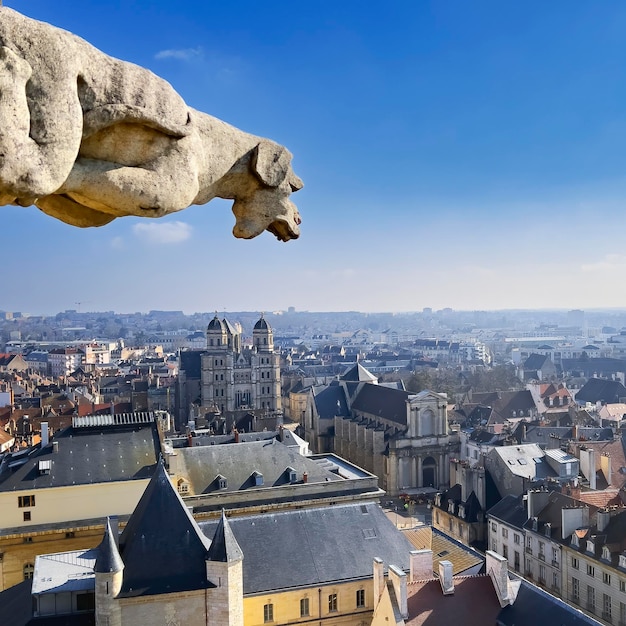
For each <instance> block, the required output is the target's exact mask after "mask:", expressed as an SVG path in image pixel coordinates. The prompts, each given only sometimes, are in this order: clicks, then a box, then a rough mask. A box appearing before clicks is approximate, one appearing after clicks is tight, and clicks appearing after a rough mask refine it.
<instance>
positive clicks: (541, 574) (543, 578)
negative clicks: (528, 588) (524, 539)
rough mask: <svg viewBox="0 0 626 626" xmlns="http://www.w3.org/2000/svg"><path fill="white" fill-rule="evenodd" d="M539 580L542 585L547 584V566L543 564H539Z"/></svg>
mask: <svg viewBox="0 0 626 626" xmlns="http://www.w3.org/2000/svg"><path fill="white" fill-rule="evenodd" d="M539 582H540V583H541V584H542V585H545V584H546V566H545V565H542V564H540V565H539Z"/></svg>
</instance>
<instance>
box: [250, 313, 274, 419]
mask: <svg viewBox="0 0 626 626" xmlns="http://www.w3.org/2000/svg"><path fill="white" fill-rule="evenodd" d="M251 364H252V372H253V376H254V393H255V398H254V406H255V408H257V409H261V410H263V409H265V410H267V411H276V410H279V409H280V408H281V396H280V355H279V354H278V353H276V352H274V333H273V331H272V327H271V326H270V325H269V324H268V322H267V320H266V319H265V318H264V317H263V315H261V319H259V321H258V322H257V323H256V324H255V325H254V329H253V331H252V356H251Z"/></svg>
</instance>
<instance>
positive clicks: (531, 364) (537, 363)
mask: <svg viewBox="0 0 626 626" xmlns="http://www.w3.org/2000/svg"><path fill="white" fill-rule="evenodd" d="M549 360H550V359H549V357H547V356H546V355H545V354H531V355H530V356H529V357H528V358H527V359H526V360H525V361H524V370H527V371H530V370H532V371H537V370H540V369H541V368H542V367H543V366H544V364H545V362H546V361H549Z"/></svg>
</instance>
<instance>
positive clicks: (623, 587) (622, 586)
mask: <svg viewBox="0 0 626 626" xmlns="http://www.w3.org/2000/svg"><path fill="white" fill-rule="evenodd" d="M619 590H620V591H621V592H622V593H626V580H620V581H619Z"/></svg>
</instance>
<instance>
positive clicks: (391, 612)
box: [0, 307, 626, 625]
mask: <svg viewBox="0 0 626 626" xmlns="http://www.w3.org/2000/svg"><path fill="white" fill-rule="evenodd" d="M0 338H1V345H0V426H1V428H0V499H1V500H2V506H0V511H1V513H0V522H1V526H0V554H2V558H1V559H0V584H1V588H2V590H3V591H0V593H2V594H3V595H6V594H8V595H7V597H11V598H13V601H14V602H16V603H17V606H19V607H20V610H19V611H17V612H16V613H15V620H16V621H15V623H29V624H30V623H31V622H30V621H29V620H33V621H32V623H33V624H36V623H38V620H44V621H43V622H42V623H46V622H45V620H46V619H51V618H54V619H58V618H59V617H60V616H66V617H67V619H78V620H81V619H83V620H85V619H86V620H88V621H87V622H76V623H95V624H100V623H109V624H125V623H146V620H148V619H153V618H152V617H150V616H151V615H155V614H154V613H153V612H154V611H162V610H163V606H164V604H163V603H165V607H166V608H165V610H167V611H170V612H171V615H172V616H178V615H181V614H183V611H188V612H189V615H190V616H191V617H190V618H189V619H190V620H196V621H197V620H198V617H197V616H198V614H200V616H201V620H202V619H205V618H206V619H209V618H210V621H209V622H207V623H219V624H231V623H233V624H263V623H287V622H289V623H307V622H309V621H310V620H311V619H314V620H315V621H317V620H322V621H323V623H326V622H328V623H332V624H335V623H337V624H339V623H341V624H354V625H356V624H375V625H377V624H383V623H385V622H388V620H389V618H390V617H392V616H396V617H395V618H394V619H401V620H402V621H401V622H396V623H404V624H421V623H424V622H423V619H424V615H425V614H426V613H427V614H429V615H431V614H435V615H436V616H437V619H441V620H445V619H449V616H450V611H458V610H465V608H463V607H468V606H473V604H472V602H474V604H476V602H477V600H476V599H477V598H479V599H480V602H479V604H476V611H477V612H476V617H475V620H476V621H473V622H471V623H476V624H487V623H496V621H497V623H504V624H507V623H511V624H512V623H516V624H519V623H525V622H524V621H523V620H524V619H528V620H530V619H531V618H532V619H535V616H532V615H529V614H528V611H531V612H532V611H534V610H536V607H537V606H540V607H543V609H542V610H545V611H547V612H548V614H549V615H557V616H559V617H558V619H561V620H562V623H567V624H570V623H571V624H579V623H580V624H586V623H602V624H616V623H621V621H622V618H623V617H625V616H626V601H625V600H626V598H625V597H624V595H625V591H624V586H625V585H626V533H625V532H624V529H625V528H626V495H625V494H626V437H625V436H624V428H625V427H626V386H625V382H626V310H623V311H621V310H607V311H601V310H598V311H583V310H579V309H576V310H561V311H559V310H555V311H531V310H516V311H513V310H510V311H454V310H452V309H441V310H433V309H430V308H425V309H423V310H422V311H420V312H416V313H395V314H394V313H360V312H358V311H350V312H325V313H322V312H307V311H298V310H296V308H295V307H290V308H288V309H287V310H284V311H282V310H277V311H271V312H270V311H268V312H258V311H252V312H251V311H248V312H246V311H233V312H230V311H229V312H226V311H224V312H213V313H209V312H206V313H196V314H193V315H185V314H184V313H183V312H182V311H175V310H172V311H168V310H152V311H149V312H147V313H133V314H119V313H115V312H114V311H104V312H92V311H79V310H78V308H76V309H69V310H65V311H63V312H59V313H57V314H55V315H51V316H36V315H29V314H27V313H25V312H18V311H0ZM329 507H331V508H329ZM312 528H316V529H317V531H316V534H315V536H313V535H312V534H311V533H310V532H309V530H307V529H312ZM118 534H119V538H118ZM164 536H167V548H164V544H163V539H162V538H163V537H164ZM190 537H193V538H194V539H193V541H191V542H190ZM287 546H288V547H287ZM285 549H287V550H288V552H291V551H303V550H304V551H305V552H306V553H307V554H310V555H311V558H310V559H308V558H307V559H306V563H303V562H300V563H299V564H298V567H297V569H293V567H294V565H295V562H294V561H293V560H292V559H291V558H290V557H287V556H286V555H285ZM354 551H356V552H358V554H359V558H358V559H357V560H356V561H355V560H354V558H353V557H351V556H350V555H351V554H353V553H354ZM193 572H195V574H193V575H192V573H193ZM205 577H208V580H209V581H215V580H217V579H218V578H221V579H223V580H227V581H228V584H226V585H222V586H220V585H217V587H214V586H210V587H209V590H210V594H209V596H207V597H208V598H209V601H208V604H206V603H205V601H204V600H202V598H205V595H204V593H205V591H206V587H205V586H204V585H203V584H202V583H200V582H199V580H205ZM216 577H217V578H216ZM78 579H80V580H81V583H80V584H78V583H77V582H71V581H77V580H78ZM386 581H388V583H387V582H386ZM107 584H108V585H109V587H108V588H111V589H112V590H113V595H111V594H110V593H107V592H105V591H103V590H104V589H106V588H107V586H106V585H107ZM213 584H214V583H212V585H213ZM136 589H141V590H142V591H141V592H140V593H139V595H137V593H136V592H135V590H136ZM199 589H202V590H203V592H202V593H201V594H199V593H198V590H199ZM194 590H195V591H194ZM313 592H315V594H313ZM207 593H209V592H207ZM101 594H104V595H102V596H101ZM452 596H453V597H454V600H453V604H451V603H450V598H451V597H452ZM31 597H32V603H31V602H30V598H31ZM19 598H22V600H21V602H20V601H19ZM194 598H195V599H194ZM472 598H473V600H472ZM182 602H184V603H185V607H183V606H182V605H181V603H182ZM31 604H32V607H34V608H32V609H31ZM207 607H210V608H207ZM530 607H535V608H534V609H531V608H530ZM202 615H205V617H202ZM525 615H528V617H527V618H525V617H524V616H525ZM206 616H208V617H206ZM398 616H399V617H398ZM173 619H174V617H173ZM20 620H22V621H20ZM89 620H91V621H89ZM106 620H108V622H107V621H106ZM201 620H200V621H201ZM211 620H212V621H211ZM8 623H12V622H10V621H9V622H8ZM68 623H73V622H68ZM194 623H196V622H195V621H194ZM198 623H200V622H198ZM202 623H204V622H202ZM442 623H443V622H442ZM529 623H530V621H529Z"/></svg>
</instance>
